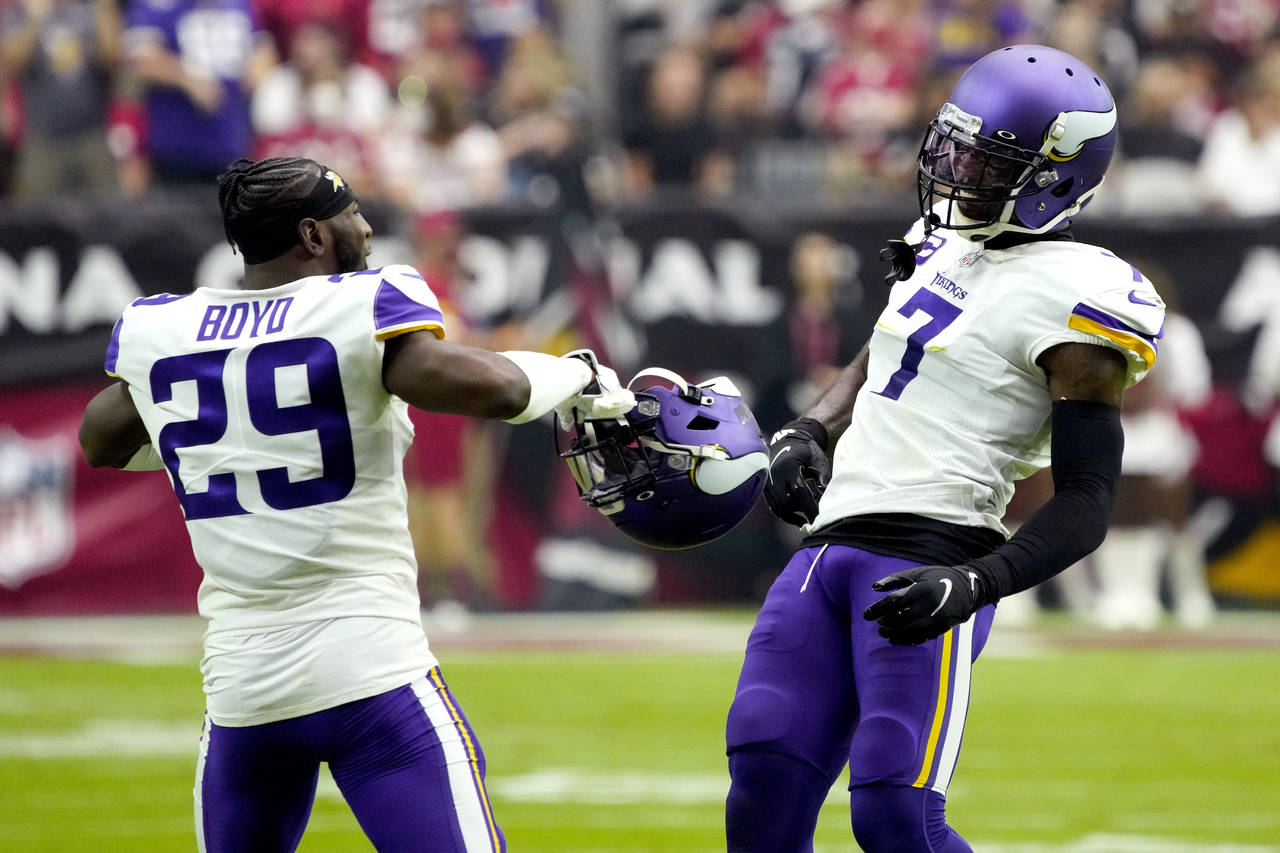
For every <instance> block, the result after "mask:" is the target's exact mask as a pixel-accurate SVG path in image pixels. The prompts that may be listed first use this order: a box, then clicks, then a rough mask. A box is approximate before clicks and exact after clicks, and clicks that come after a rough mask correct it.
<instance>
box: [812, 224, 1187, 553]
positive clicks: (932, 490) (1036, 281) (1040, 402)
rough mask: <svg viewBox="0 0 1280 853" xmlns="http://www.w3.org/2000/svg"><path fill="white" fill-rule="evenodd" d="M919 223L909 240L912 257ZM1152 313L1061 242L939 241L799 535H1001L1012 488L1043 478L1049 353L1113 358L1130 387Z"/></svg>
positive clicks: (1148, 349) (1111, 275)
mask: <svg viewBox="0 0 1280 853" xmlns="http://www.w3.org/2000/svg"><path fill="white" fill-rule="evenodd" d="M922 234H923V226H922V224H921V223H920V222H917V223H916V225H915V227H914V228H913V229H912V232H911V233H910V234H909V235H908V236H907V240H908V242H911V243H918V242H919V241H920V239H921V236H922ZM1163 322H1164V303H1163V301H1162V300H1161V299H1160V296H1159V295H1158V294H1157V293H1156V291H1155V288H1154V287H1152V285H1151V283H1150V282H1149V281H1147V279H1146V278H1145V277H1144V276H1143V275H1142V273H1140V272H1139V271H1138V270H1137V269H1136V268H1134V267H1133V266H1131V265H1130V264H1128V263H1127V262H1125V261H1123V260H1121V259H1119V258H1117V257H1116V256H1115V255H1112V254H1111V253H1110V252H1108V251H1106V250H1105V249H1101V248H1098V247H1097V246H1090V245H1086V244H1083V243H1076V242H1072V241H1067V240H1048V241H1036V242H1030V243H1025V244H1023V245H1020V246H1015V247H1013V248H1009V249H1001V250H996V251H990V250H985V249H983V248H982V247H981V245H979V244H976V243H972V242H970V241H968V240H965V239H964V238H963V237H961V236H959V235H957V234H956V233H955V232H953V231H949V230H937V231H934V232H933V234H931V235H930V237H929V239H928V241H927V242H926V243H925V245H924V246H923V247H922V248H921V250H920V252H919V253H918V255H917V267H916V271H915V273H914V274H913V275H912V276H911V278H910V279H908V280H907V281H900V282H898V283H896V284H895V285H894V286H893V289H892V290H891V292H890V295H889V302H888V305H887V306H886V307H885V309H884V311H883V313H881V315H880V317H879V319H878V320H877V321H876V326H875V330H874V331H873V333H872V336H871V348H870V363H869V365H868V372H867V381H866V384H865V385H864V386H863V387H862V389H861V391H859V393H858V396H857V400H856V402H855V404H854V407H853V421H852V423H851V425H850V426H849V428H848V430H846V431H845V433H844V434H843V435H842V436H841V437H840V440H839V442H838V443H837V444H836V449H835V454H834V458H833V460H832V463H833V476H832V478H831V483H830V485H829V486H828V487H827V490H826V492H825V494H824V495H823V496H822V500H821V502H820V505H819V512H818V516H817V518H816V519H815V520H814V522H813V524H812V525H810V527H809V528H808V529H810V530H818V529H819V528H821V527H823V526H825V525H828V524H831V523H832V522H835V521H838V520H839V519H841V518H845V517H847V516H853V515H866V514H870V513H912V514H915V515H921V516H925V517H927V518H933V519H937V520H939V521H946V522H950V523H953V524H959V525H965V526H970V527H986V528H991V529H994V530H997V531H999V532H1000V533H1002V534H1005V535H1008V531H1007V530H1006V529H1005V528H1004V525H1003V524H1002V523H1001V518H1002V517H1003V515H1004V511H1005V507H1006V506H1007V505H1008V502H1009V498H1010V497H1011V496H1012V494H1013V488H1014V486H1013V484H1014V481H1016V480H1019V479H1022V478H1023V477H1026V476H1029V475H1030V474H1032V473H1034V472H1035V471H1037V470H1039V469H1041V468H1044V467H1046V466H1047V465H1048V464H1049V439H1050V422H1049V421H1050V410H1051V401H1050V399H1049V389H1048V380H1047V377H1046V376H1045V373H1044V371H1043V370H1042V369H1041V368H1040V367H1038V366H1037V365H1036V359H1037V358H1039V357H1040V355H1041V354H1042V353H1043V352H1044V351H1045V350H1047V349H1049V348H1050V347H1052V346H1055V345H1056V344H1061V343H1066V342H1071V341H1079V342H1084V343H1091V344H1099V345H1102V346H1107V347H1112V348H1114V349H1116V350H1117V351H1119V352H1120V353H1121V354H1122V355H1124V357H1125V360H1126V362H1127V363H1128V366H1129V369H1128V377H1127V381H1128V384H1130V385H1131V384H1133V383H1134V382H1137V381H1138V380H1139V379H1141V378H1142V377H1143V375H1145V374H1146V372H1147V371H1148V370H1150V369H1151V366H1152V365H1153V364H1154V363H1155V360H1156V352H1157V340H1158V339H1159V337H1160V335H1161V328H1162V326H1163Z"/></svg>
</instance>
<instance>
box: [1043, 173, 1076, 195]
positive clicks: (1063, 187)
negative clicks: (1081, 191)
mask: <svg viewBox="0 0 1280 853" xmlns="http://www.w3.org/2000/svg"><path fill="white" fill-rule="evenodd" d="M1075 182H1076V179H1075V178H1067V179H1066V180H1065V181H1063V182H1062V183H1060V184H1058V185H1057V186H1056V187H1054V188H1053V189H1051V190H1049V193H1050V195H1052V196H1053V197H1054V198H1062V197H1063V196H1064V195H1066V194H1067V193H1069V192H1071V187H1072V186H1074V185H1075Z"/></svg>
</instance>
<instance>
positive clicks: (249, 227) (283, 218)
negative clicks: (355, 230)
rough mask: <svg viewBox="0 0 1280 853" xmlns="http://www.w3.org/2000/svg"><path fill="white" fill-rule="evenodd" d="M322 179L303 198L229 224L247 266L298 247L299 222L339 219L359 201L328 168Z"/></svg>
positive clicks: (324, 168) (229, 235)
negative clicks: (330, 218)
mask: <svg viewBox="0 0 1280 853" xmlns="http://www.w3.org/2000/svg"><path fill="white" fill-rule="evenodd" d="M320 170H321V171H320V175H321V177H320V180H319V181H317V182H316V185H315V186H314V187H312V188H311V192H310V193H308V194H307V195H306V196H304V197H303V198H299V199H293V200H291V201H286V202H282V203H280V204H275V205H271V206H270V207H264V208H261V209H258V210H253V211H250V212H248V213H246V214H244V215H241V216H237V217H235V218H234V219H228V220H227V221H226V231H227V239H228V240H229V241H231V245H232V246H235V247H236V248H238V249H239V250H240V253H241V254H242V255H244V262H245V263H247V264H260V263H262V262H264V261H269V260H271V259H272V258H278V257H279V256H280V255H283V254H284V253H285V252H287V251H288V250H289V249H292V248H293V247H294V246H296V245H298V223H299V222H301V221H302V220H304V219H315V220H322V219H328V218H329V217H331V216H336V215H337V214H339V213H341V212H342V211H344V210H346V209H347V206H348V205H350V204H351V203H352V202H353V201H355V200H356V194H355V193H353V192H352V191H351V189H350V188H349V187H348V186H347V184H346V182H345V181H344V180H342V178H341V177H340V176H339V175H338V173H337V172H335V171H333V170H332V169H330V168H328V167H327V166H321V167H320Z"/></svg>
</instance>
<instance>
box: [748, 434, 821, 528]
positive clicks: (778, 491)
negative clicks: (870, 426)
mask: <svg viewBox="0 0 1280 853" xmlns="http://www.w3.org/2000/svg"><path fill="white" fill-rule="evenodd" d="M826 444H827V428H826V427H824V426H823V425H822V424H821V423H819V422H818V421H816V420H814V419H813V418H796V419H795V420H794V421H791V422H790V423H788V424H786V425H785V426H784V427H783V428H782V429H780V430H778V431H777V432H775V433H774V434H773V438H772V439H771V440H770V441H769V479H767V480H765V483H764V501H765V503H767V504H768V505H769V511H770V512H772V513H773V514H774V515H776V516H777V517H778V518H780V519H782V520H783V521H785V522H786V523H787V524H794V525H795V526H796V527H800V526H802V525H804V524H808V523H809V522H811V521H813V520H814V518H816V517H817V515H818V499H819V498H821V497H822V493H823V492H824V491H825V490H826V488H827V483H828V482H829V481H830V480H831V460H830V459H828V458H827V452H826V449H825V448H826Z"/></svg>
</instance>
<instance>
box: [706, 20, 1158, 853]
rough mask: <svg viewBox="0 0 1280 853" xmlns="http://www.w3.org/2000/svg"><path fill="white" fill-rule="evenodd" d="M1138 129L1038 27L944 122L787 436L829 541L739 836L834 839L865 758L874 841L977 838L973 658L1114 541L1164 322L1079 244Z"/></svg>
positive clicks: (854, 804) (1102, 258)
mask: <svg viewBox="0 0 1280 853" xmlns="http://www.w3.org/2000/svg"><path fill="white" fill-rule="evenodd" d="M1116 136H1117V133H1116V110H1115V103H1114V101H1113V99H1112V97H1111V95H1110V93H1109V92H1108V90H1107V87H1106V86H1105V84H1104V83H1103V81H1102V80H1101V79H1100V78H1099V77H1098V76H1097V74H1095V73H1094V72H1093V71H1092V70H1091V69H1090V68H1089V67H1088V66H1086V65H1085V64H1084V63H1082V62H1080V61H1079V60H1078V59H1075V58H1074V57H1072V56H1069V55H1067V54H1065V53H1062V52H1060V51H1057V50H1053V49H1050V48H1046V47H1040V46H1035V45H1019V46H1015V47H1008V48H1004V49H1002V50H997V51H995V52H993V53H991V54H989V55H987V56H985V57H983V58H982V59H980V60H978V61H977V62H976V63H975V64H974V65H972V66H971V67H970V68H969V69H968V70H967V71H966V72H965V74H964V75H963V76H962V77H961V78H960V80H959V81H958V82H957V84H956V87H955V89H954V91H953V92H952V94H951V96H950V98H949V99H948V101H947V102H946V103H945V104H944V105H943V106H942V108H941V109H940V111H939V112H938V115H937V118H936V119H934V120H933V121H932V122H931V123H930V125H929V127H928V130H927V132H926V135H925V139H924V142H923V143H922V145H921V150H920V157H919V164H918V167H919V168H918V175H919V189H920V192H919V198H920V214H921V219H920V220H919V221H917V222H916V224H915V225H914V227H913V228H912V229H911V230H910V232H909V233H908V234H907V235H906V239H905V240H897V241H891V243H890V248H889V249H887V250H886V252H885V259H886V260H891V261H892V262H893V266H894V269H893V272H891V273H890V274H889V276H887V277H886V278H887V279H888V280H889V281H890V284H891V285H892V290H891V292H890V295H889V300H888V305H887V307H886V308H885V309H884V311H883V313H882V314H881V315H880V317H879V319H878V321H877V323H876V326H875V329H874V331H873V333H872V335H871V339H870V341H869V342H868V345H867V346H866V347H865V348H864V349H863V351H862V353H861V354H860V355H858V356H857V358H855V359H854V361H853V362H852V363H851V364H850V365H849V366H848V367H847V368H845V370H844V371H843V372H842V374H841V375H840V376H839V378H838V379H837V380H836V381H835V382H834V384H833V385H832V386H831V387H829V388H828V389H827V390H826V391H825V392H824V393H823V394H822V395H821V396H820V398H819V399H818V400H817V401H816V402H815V403H814V404H813V405H812V406H811V407H810V408H809V409H808V410H807V411H806V412H804V414H803V416H802V417H800V418H798V419H796V420H795V421H792V422H791V423H789V424H787V425H786V426H785V427H784V428H783V429H781V430H779V431H778V432H777V433H776V434H775V436H774V437H773V440H772V442H771V443H770V458H771V467H770V478H769V480H768V481H767V483H766V486H765V498H766V500H767V501H768V503H769V506H770V508H771V509H772V510H773V511H774V513H775V514H776V515H778V516H779V517H780V518H782V519H783V520H785V521H790V522H791V523H794V524H797V525H800V526H802V527H803V529H804V530H805V531H806V533H807V537H806V539H805V540H804V541H803V542H802V546H801V548H800V550H799V551H797V552H796V554H795V556H794V557H793V558H792V559H791V561H790V562H789V563H788V565H787V566H786V568H785V569H784V570H783V571H782V573H781V574H780V575H779V576H778V578H777V580H776V581H775V583H774V584H773V586H772V587H771V588H770V590H769V593H768V595H767V597H766V599H765V602H764V605H763V607H762V608H761V610H760V613H759V616H758V618H757V620H756V624H755V627H754V628H753V630H752V632H751V635H750V637H749V639H748V641H747V650H746V657H745V660H744V663H743V667H742V673H741V676H740V679H739V682H738V687H737V691H736V694H735V697H734V700H733V704H732V706H731V707H730V710H729V715H728V723H727V727H726V740H727V747H728V753H729V770H730V776H731V779H732V784H731V786H730V791H729V796H728V799H727V802H726V832H727V836H728V849H729V850H730V851H731V853H745V851H761V853H763V851H768V852H769V853H792V851H812V850H813V830H814V825H815V822H816V819H817V815H818V810H819V807H820V806H821V804H822V802H823V800H824V799H825V798H826V795H827V792H828V790H829V789H830V787H831V785H832V784H833V783H834V782H835V781H836V779H837V778H838V777H839V774H840V772H841V770H842V769H843V768H844V766H845V764H846V763H847V764H848V766H849V779H850V814H851V821H852V829H853V834H854V838H855V839H856V841H857V842H858V844H859V846H860V847H861V849H863V850H865V851H868V853H889V852H890V851H892V853H958V851H968V850H970V849H971V848H970V847H969V845H968V844H967V843H966V842H965V840H964V839H963V838H962V837H961V836H960V835H959V834H958V833H957V832H956V831H955V830H954V829H952V828H951V827H950V826H948V824H947V820H946V816H945V813H944V803H945V797H946V791H947V786H948V783H949V782H950V780H951V776H952V772H953V770H954V769H955V767H956V764H957V759H958V756H959V751H960V743H961V735H962V731H963V726H964V720H965V714H966V712H967V710H968V700H969V686H970V681H969V675H970V667H971V665H972V664H973V662H974V660H975V659H976V658H977V657H978V654H979V653H980V652H981V650H982V647H983V644H984V643H985V641H986V639H987V636H988V632H989V631H990V629H991V623H992V617H993V614H994V612H995V603H996V601H997V600H998V599H1000V598H1001V597H1003V596H1005V595H1009V594H1011V593H1015V592H1018V591H1020V590H1024V589H1027V588H1029V587H1032V586H1034V585H1035V584H1037V583H1039V582H1041V581H1043V580H1045V579H1047V578H1049V577H1051V576H1052V575H1054V574H1056V573H1057V572H1059V571H1061V570H1063V569H1064V568H1066V567H1067V566H1069V565H1071V564H1072V563H1074V562H1075V561H1077V560H1078V559H1080V558H1081V557H1083V556H1085V555H1086V554H1088V553H1089V552H1090V551H1092V550H1093V549H1094V548H1096V547H1097V546H1098V545H1099V543H1100V542H1101V541H1102V539H1103V537H1104V535H1105V533H1106V527H1107V520H1108V516H1109V513H1110V507H1111V500H1112V495H1113V492H1114V487H1115V483H1116V479H1117V477H1118V475H1119V473H1120V458H1121V450H1122V447H1123V435H1122V432H1121V428H1120V404H1121V399H1122V395H1123V393H1124V390H1125V388H1127V387H1128V386H1130V385H1132V384H1133V383H1135V382H1137V381H1138V380H1139V379H1141V378H1142V376H1143V375H1144V374H1146V372H1147V371H1148V370H1150V369H1151V367H1152V365H1153V364H1154V363H1155V359H1156V353H1157V344H1158V339H1159V337H1160V333H1161V329H1162V326H1163V322H1164V305H1163V303H1162V302H1161V299H1160V297H1159V295H1158V294H1157V293H1156V291H1155V289H1154V288H1153V287H1152V285H1151V283H1150V282H1149V281H1147V279H1146V278H1145V277H1144V276H1143V275H1142V273H1140V272H1139V271H1138V270H1137V269H1135V268H1134V267H1132V266H1130V265H1129V264H1128V263H1126V262H1125V261H1123V260H1121V259H1120V258H1118V257H1116V256H1115V255H1113V254H1111V253H1110V252H1108V251H1107V250H1106V249H1104V248H1100V247H1098V246H1089V245H1084V244H1081V243H1077V242H1074V241H1073V240H1072V239H1071V235H1070V230H1069V228H1070V224H1071V220H1072V218H1073V217H1074V216H1075V215H1076V214H1077V213H1079V211H1080V209H1081V208H1082V207H1083V206H1084V205H1085V204H1086V203H1087V202H1088V201H1089V199H1090V198H1091V197H1092V196H1093V194H1094V193H1095V192H1096V191H1097V189H1098V186H1099V184H1100V183H1101V182H1102V179H1103V175H1104V174H1105V172H1106V169H1107V166H1108V164H1109V163H1110V160H1111V155H1112V151H1113V149H1114V148H1115V144H1116ZM829 454H830V455H829ZM1046 465H1049V466H1050V467H1051V470H1052V475H1053V482H1054V495H1053V497H1052V498H1050V500H1049V501H1048V502H1047V503H1046V504H1045V505H1044V506H1043V507H1042V508H1041V509H1040V510H1039V511H1038V512H1037V514H1035V515H1034V516H1033V517H1032V518H1030V519H1029V520H1028V521H1026V522H1025V523H1024V524H1023V525H1022V526H1021V527H1020V528H1019V529H1018V531H1017V532H1016V533H1015V534H1014V535H1013V536H1012V537H1010V536H1009V533H1008V531H1007V530H1006V529H1005V527H1004V526H1003V524H1002V523H1001V518H1002V516H1003V514H1004V510H1005V507H1006V505H1007V504H1008V501H1009V498H1010V496H1011V495H1012V493H1013V484H1014V482H1015V481H1016V480H1018V479H1021V478H1023V477H1026V476H1027V475H1029V474H1031V473H1032V472H1034V471H1036V470H1039V469H1041V468H1044V467H1045V466H1046Z"/></svg>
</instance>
